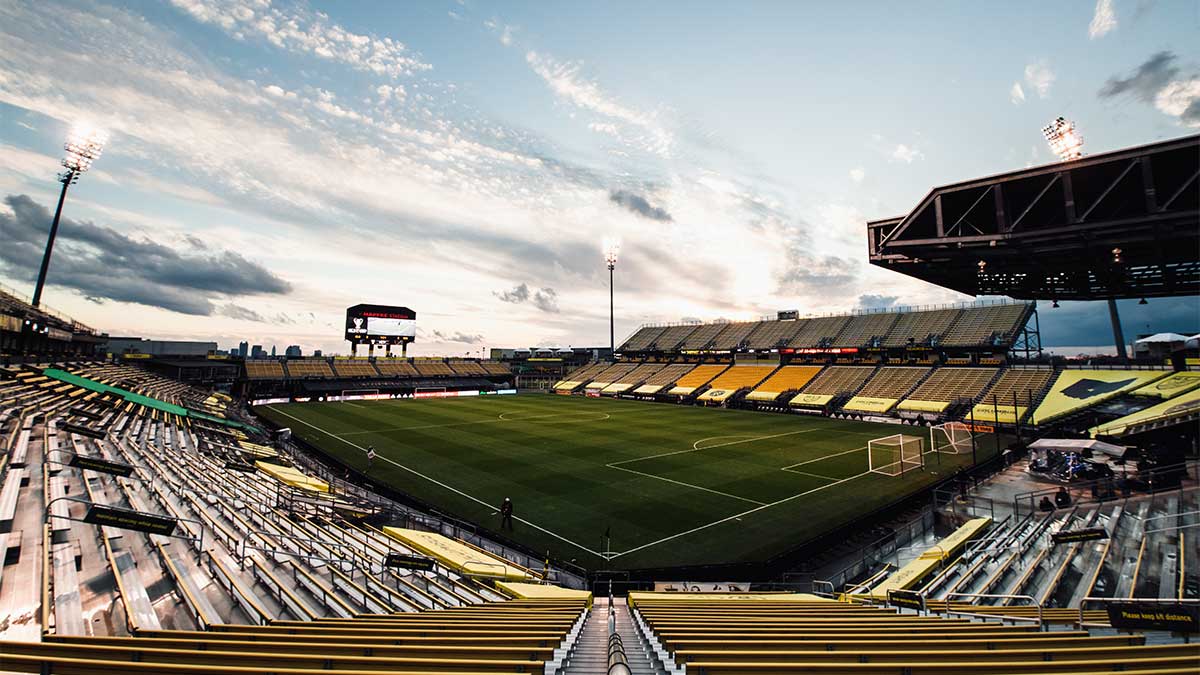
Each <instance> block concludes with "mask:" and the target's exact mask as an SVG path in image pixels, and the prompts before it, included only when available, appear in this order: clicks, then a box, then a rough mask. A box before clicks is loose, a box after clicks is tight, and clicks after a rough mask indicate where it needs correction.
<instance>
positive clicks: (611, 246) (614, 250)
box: [604, 239, 621, 358]
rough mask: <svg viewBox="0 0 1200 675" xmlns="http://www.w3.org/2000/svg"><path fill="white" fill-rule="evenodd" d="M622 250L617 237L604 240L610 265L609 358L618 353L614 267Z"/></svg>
mask: <svg viewBox="0 0 1200 675" xmlns="http://www.w3.org/2000/svg"><path fill="white" fill-rule="evenodd" d="M620 252H621V242H620V241H618V240H616V239H605V240H604V262H605V264H607V265H608V354H609V358H613V355H615V354H616V353H617V336H616V331H615V330H614V325H615V323H614V320H613V317H614V314H613V269H614V268H616V266H617V254H619V253H620Z"/></svg>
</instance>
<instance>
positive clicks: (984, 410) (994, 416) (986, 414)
mask: <svg viewBox="0 0 1200 675" xmlns="http://www.w3.org/2000/svg"><path fill="white" fill-rule="evenodd" d="M1026 412H1029V408H1027V407H1025V406H1023V405H1018V406H1012V405H992V404H991V403H979V404H977V405H976V406H975V408H974V409H973V410H972V411H971V414H970V416H968V418H967V419H970V420H974V421H976V422H998V423H1000V424H1016V423H1017V420H1019V419H1023V418H1024V417H1025V413H1026Z"/></svg>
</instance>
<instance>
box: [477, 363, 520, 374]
mask: <svg viewBox="0 0 1200 675" xmlns="http://www.w3.org/2000/svg"><path fill="white" fill-rule="evenodd" d="M479 365H481V366H483V370H484V371H485V372H487V374H488V375H506V376H507V375H512V370H510V369H509V367H508V364H507V363H502V362H500V361H480V362H479Z"/></svg>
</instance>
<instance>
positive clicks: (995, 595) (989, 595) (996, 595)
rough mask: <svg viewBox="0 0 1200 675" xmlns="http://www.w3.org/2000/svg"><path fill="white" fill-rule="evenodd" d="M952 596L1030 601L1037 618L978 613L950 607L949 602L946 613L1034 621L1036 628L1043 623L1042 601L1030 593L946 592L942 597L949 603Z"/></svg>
mask: <svg viewBox="0 0 1200 675" xmlns="http://www.w3.org/2000/svg"><path fill="white" fill-rule="evenodd" d="M952 597H954V598H992V599H998V600H1028V601H1029V602H1030V604H1032V605H1033V606H1035V607H1037V611H1038V615H1037V619H1030V618H1029V617H1025V616H1008V615H1007V614H980V613H976V612H963V611H960V610H952V609H950V607H949V604H947V607H946V613H947V614H961V615H963V616H979V617H984V618H1000V619H1008V620H1010V621H1036V622H1037V625H1038V628H1041V627H1042V626H1043V623H1044V622H1043V620H1042V610H1043V607H1042V603H1040V602H1038V601H1037V598H1035V597H1033V596H1032V595H1015V594H1006V593H947V594H946V596H945V598H943V599H944V600H946V602H947V603H949V601H950V598H952Z"/></svg>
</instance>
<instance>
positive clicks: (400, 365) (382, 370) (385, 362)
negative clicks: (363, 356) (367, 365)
mask: <svg viewBox="0 0 1200 675" xmlns="http://www.w3.org/2000/svg"><path fill="white" fill-rule="evenodd" d="M375 368H376V369H377V370H378V371H379V374H380V375H382V376H384V377H419V376H420V373H418V372H417V369H416V368H413V366H412V364H411V363H409V362H408V361H405V360H403V359H387V358H384V359H375Z"/></svg>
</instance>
